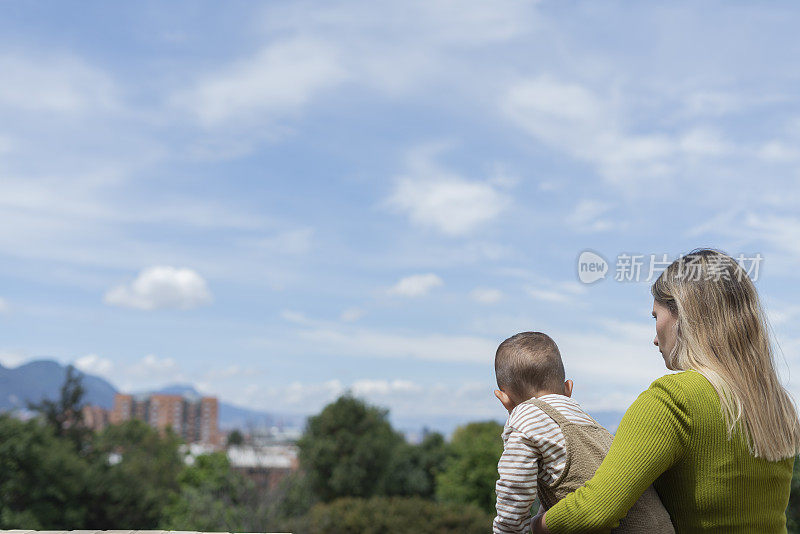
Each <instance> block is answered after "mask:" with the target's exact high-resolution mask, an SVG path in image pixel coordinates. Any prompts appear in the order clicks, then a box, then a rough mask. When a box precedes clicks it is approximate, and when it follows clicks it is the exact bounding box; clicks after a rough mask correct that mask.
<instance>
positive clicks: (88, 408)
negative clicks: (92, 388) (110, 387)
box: [82, 404, 109, 432]
mask: <svg viewBox="0 0 800 534" xmlns="http://www.w3.org/2000/svg"><path fill="white" fill-rule="evenodd" d="M82 415H83V423H84V424H85V425H86V427H87V428H91V429H92V430H93V431H95V432H102V431H103V429H105V428H106V427H107V426H108V422H109V413H108V410H106V409H105V408H103V407H101V406H97V405H95V404H86V405H84V407H83V410H82Z"/></svg>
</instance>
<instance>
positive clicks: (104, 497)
mask: <svg viewBox="0 0 800 534" xmlns="http://www.w3.org/2000/svg"><path fill="white" fill-rule="evenodd" d="M180 444H181V439H180V438H179V437H178V436H177V435H176V434H175V433H174V432H172V430H171V429H167V430H166V432H165V434H164V436H163V437H162V436H161V435H160V433H159V432H158V431H157V430H156V429H154V428H152V427H151V426H150V425H148V424H147V423H145V422H143V421H139V420H136V419H134V420H130V421H125V422H124V423H121V424H119V425H111V426H109V427H107V428H106V429H105V430H104V431H103V432H102V433H100V434H98V435H96V436H95V439H94V446H93V451H92V465H91V470H90V472H89V477H90V480H91V488H90V489H91V500H92V502H93V503H95V506H93V507H92V512H91V516H90V522H89V524H88V527H89V528H96V529H104V530H113V529H118V528H120V527H121V526H124V528H128V529H135V530H147V529H156V528H159V524H160V523H161V520H162V515H163V509H164V507H165V505H166V504H167V503H168V502H170V501H171V500H172V498H173V497H174V496H175V495H176V494H177V493H178V492H179V491H180V486H179V484H178V475H179V473H180V472H181V471H182V470H183V469H184V467H185V464H184V461H183V458H182V456H181V454H180V453H179V451H178V446H179V445H180Z"/></svg>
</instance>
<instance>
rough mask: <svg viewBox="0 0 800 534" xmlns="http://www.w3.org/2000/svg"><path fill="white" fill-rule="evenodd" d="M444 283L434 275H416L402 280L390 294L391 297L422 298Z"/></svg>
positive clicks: (391, 289)
mask: <svg viewBox="0 0 800 534" xmlns="http://www.w3.org/2000/svg"><path fill="white" fill-rule="evenodd" d="M443 283H444V282H442V279H441V278H439V277H438V276H437V275H435V274H433V273H427V274H415V275H412V276H406V277H405V278H401V279H400V280H399V281H398V282H397V283H396V284H395V285H394V286H392V287H391V288H389V290H388V293H389V295H397V296H401V297H421V296H424V295H427V294H428V293H429V292H430V290H431V289H433V288H436V287H439V286H441V285H442V284H443Z"/></svg>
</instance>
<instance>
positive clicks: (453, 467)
mask: <svg viewBox="0 0 800 534" xmlns="http://www.w3.org/2000/svg"><path fill="white" fill-rule="evenodd" d="M502 432H503V426H502V425H500V424H499V423H496V422H494V421H487V422H482V423H470V424H468V425H465V426H462V427H459V428H457V429H456V431H455V432H454V433H453V438H452V440H451V441H450V446H449V453H448V458H447V460H446V462H445V467H444V471H443V472H441V473H440V474H439V475H438V476H437V477H436V485H437V487H436V496H437V497H438V498H439V499H440V500H442V501H446V502H456V503H471V504H475V505H477V506H479V507H480V508H481V509H482V510H484V511H486V512H487V513H490V514H493V513H494V511H495V508H494V505H495V500H496V496H495V492H494V485H495V482H496V481H497V462H498V460H500V455H501V454H502V453H503V439H502V437H501V436H502Z"/></svg>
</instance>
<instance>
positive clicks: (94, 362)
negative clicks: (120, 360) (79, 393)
mask: <svg viewBox="0 0 800 534" xmlns="http://www.w3.org/2000/svg"><path fill="white" fill-rule="evenodd" d="M75 367H77V368H78V369H80V370H81V371H83V372H84V373H87V374H92V375H100V376H103V377H108V376H109V375H110V374H111V371H112V369H113V368H114V364H113V362H112V361H111V360H109V359H108V358H102V357H100V356H98V355H97V354H87V355H86V356H81V357H80V358H78V359H77V360H75Z"/></svg>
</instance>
